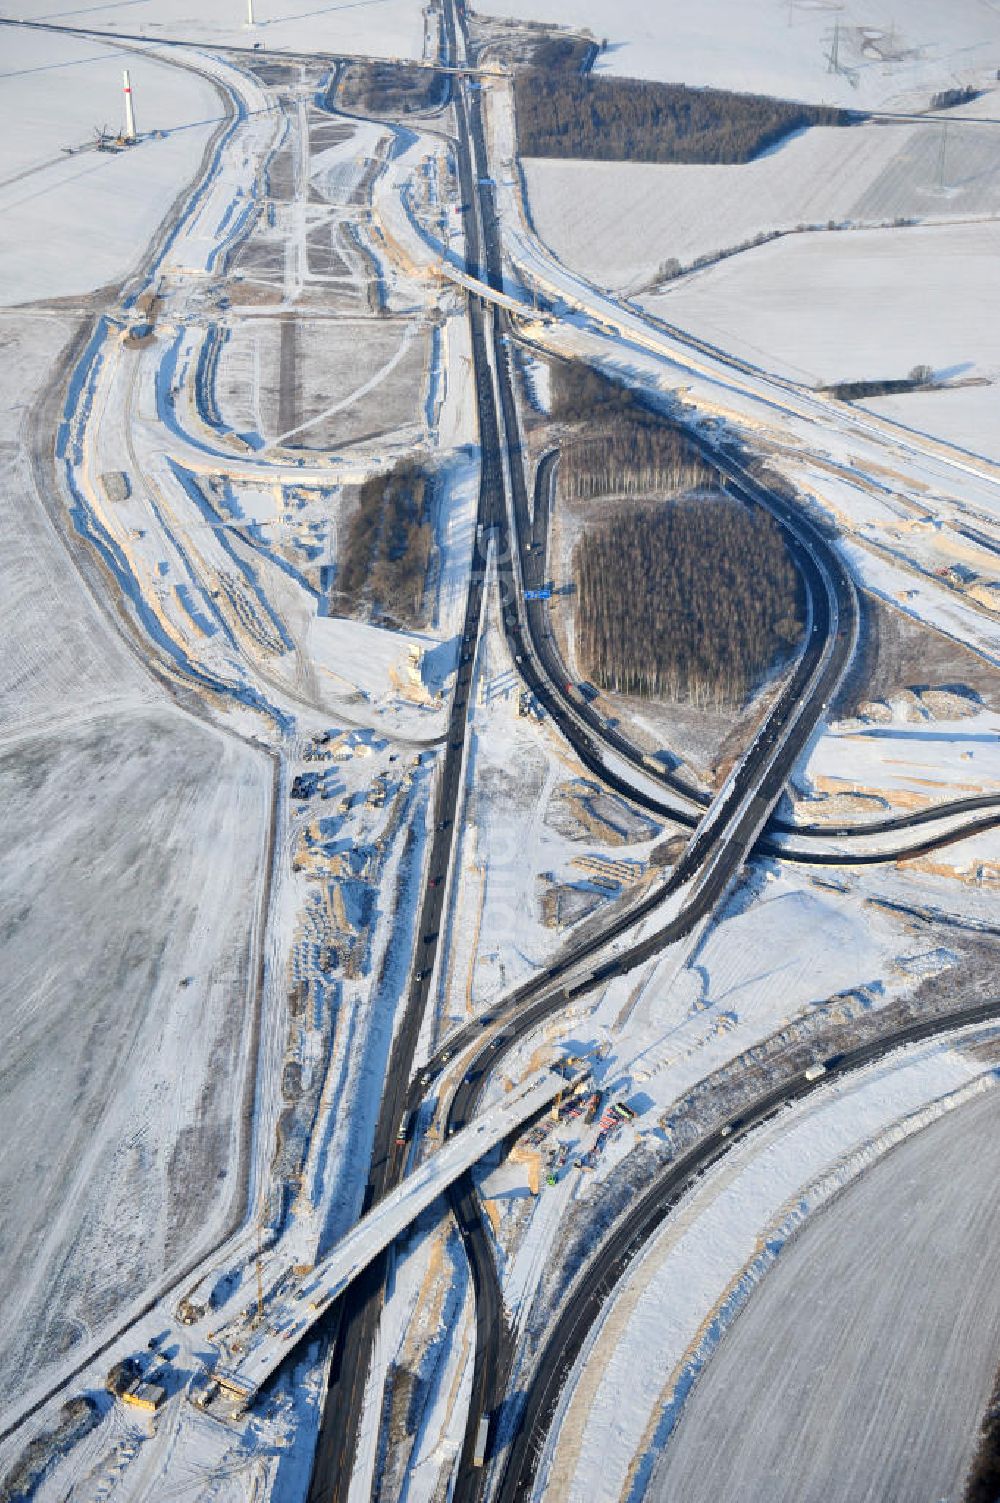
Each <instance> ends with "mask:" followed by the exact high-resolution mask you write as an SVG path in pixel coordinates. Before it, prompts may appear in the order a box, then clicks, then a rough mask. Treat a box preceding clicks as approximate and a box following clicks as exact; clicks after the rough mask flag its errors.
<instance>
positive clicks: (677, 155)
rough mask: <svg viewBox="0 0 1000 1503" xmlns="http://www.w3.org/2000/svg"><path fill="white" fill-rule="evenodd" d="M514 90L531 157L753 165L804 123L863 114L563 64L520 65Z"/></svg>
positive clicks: (520, 131) (843, 121)
mask: <svg viewBox="0 0 1000 1503" xmlns="http://www.w3.org/2000/svg"><path fill="white" fill-rule="evenodd" d="M514 91H515V92H514V97H515V104H516V108H517V145H518V151H519V152H520V154H521V156H526V157H587V158H591V159H598V160H603V161H613V162H709V163H719V162H749V161H750V160H751V158H753V157H755V156H758V155H759V154H760V152H762V151H764V150H766V149H767V148H768V147H769V146H773V145H774V144H775V143H776V142H777V141H780V140H781V139H782V138H783V137H785V136H787V135H790V134H791V132H792V131H796V130H801V129H802V128H803V127H804V126H808V125H850V124H853V123H854V122H855V121H857V120H858V119H859V118H860V116H858V115H857V114H854V113H851V112H850V111H847V110H838V109H832V108H828V107H827V106H823V105H808V104H799V103H796V102H795V101H793V100H787V99H771V98H768V97H767V96H765V95H761V94H734V93H731V92H730V91H729V90H725V89H692V88H688V87H687V86H686V85H685V84H664V83H652V82H648V81H646V80H644V79H636V78H611V77H608V76H607V75H605V74H601V75H598V76H596V77H595V76H594V75H593V74H587V75H581V74H580V73H579V72H577V71H576V70H575V68H573V67H566V66H556V67H554V68H553V67H548V68H525V69H523V70H519V71H518V72H517V73H515V76H514Z"/></svg>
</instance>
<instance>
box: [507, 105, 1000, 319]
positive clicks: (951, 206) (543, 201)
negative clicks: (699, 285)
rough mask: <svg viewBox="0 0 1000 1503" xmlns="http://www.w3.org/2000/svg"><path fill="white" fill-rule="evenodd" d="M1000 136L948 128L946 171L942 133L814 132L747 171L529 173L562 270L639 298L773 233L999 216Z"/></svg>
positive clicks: (588, 167)
mask: <svg viewBox="0 0 1000 1503" xmlns="http://www.w3.org/2000/svg"><path fill="white" fill-rule="evenodd" d="M998 97H1000V96H998V95H997V94H996V93H995V92H994V93H992V94H991V95H990V96H988V100H987V101H986V102H993V104H994V106H995V103H996V101H997V100H998ZM998 129H1000V127H991V126H984V125H960V124H957V123H955V122H951V123H950V124H949V126H948V135H947V141H946V143H945V151H946V154H945V157H944V161H943V162H942V157H941V152H942V127H941V126H939V125H888V126H864V127H859V126H855V127H853V128H852V129H849V130H845V129H835V128H833V127H826V126H817V127H814V128H813V129H811V130H806V131H801V132H799V133H798V134H797V135H794V136H792V137H791V138H790V139H788V140H787V141H785V142H784V143H783V144H782V145H781V146H779V147H776V148H775V149H773V150H772V151H769V152H766V153H765V154H764V155H763V156H760V157H757V158H756V160H754V161H752V162H746V163H743V164H740V165H723V166H693V165H688V164H678V165H673V164H671V165H657V164H653V163H647V162H588V161H573V160H566V161H562V160H556V159H541V158H529V159H528V160H527V161H526V162H525V163H524V171H525V178H526V182H527V187H528V197H529V201H530V204H531V213H532V218H533V220H534V224H535V228H536V229H537V231H538V233H539V234H540V235H541V237H542V239H543V240H544V241H545V242H546V244H547V245H549V246H550V247H551V249H552V250H553V251H555V253H556V255H558V256H559V258H560V260H563V261H565V262H566V264H567V265H568V266H572V267H573V268H574V269H575V270H577V271H580V272H582V273H583V274H584V275H585V276H587V277H590V278H591V279H592V280H594V281H596V282H598V283H599V284H600V285H602V286H606V287H615V288H622V289H625V290H627V291H632V290H636V289H638V288H639V287H641V286H644V285H645V284H647V283H648V282H650V281H651V280H652V279H653V278H654V277H655V276H656V274H657V272H658V270H659V268H660V267H661V266H662V265H663V264H664V262H666V261H668V260H670V259H675V260H676V261H678V262H679V263H680V265H681V266H682V267H684V268H687V267H688V266H690V264H691V263H692V262H693V261H694V260H695V258H696V257H699V256H713V255H716V254H718V253H720V252H723V251H728V250H733V249H734V248H735V247H737V246H741V245H744V244H746V243H747V242H748V241H751V240H752V239H753V238H754V236H756V235H767V234H770V233H771V232H773V231H775V230H782V231H792V230H796V229H797V228H798V227H799V226H803V225H804V226H809V227H810V231H813V230H815V229H816V228H817V227H823V226H825V225H826V224H827V223H828V222H829V221H830V220H833V221H835V222H836V223H837V224H846V223H849V224H850V225H852V226H857V225H864V224H872V223H874V224H882V223H885V222H886V221H891V220H893V219H895V218H896V217H897V216H901V217H905V218H908V219H910V218H912V219H918V220H921V221H926V220H944V219H966V218H969V217H974V216H976V215H987V214H991V215H992V214H996V213H997V212H998V210H1000V166H998V163H997V153H996V135H997V131H998ZM630 227H631V230H632V232H630ZM840 233H841V234H847V233H849V231H844V230H842V231H840ZM848 253H849V252H848Z"/></svg>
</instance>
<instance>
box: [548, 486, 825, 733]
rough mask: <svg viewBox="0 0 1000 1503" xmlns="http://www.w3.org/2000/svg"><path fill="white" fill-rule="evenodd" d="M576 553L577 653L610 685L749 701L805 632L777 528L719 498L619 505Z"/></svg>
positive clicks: (698, 700) (707, 700) (679, 696)
mask: <svg viewBox="0 0 1000 1503" xmlns="http://www.w3.org/2000/svg"><path fill="white" fill-rule="evenodd" d="M574 563H575V574H576V586H577V610H576V642H577V652H578V655H579V659H580V663H581V667H582V668H583V671H584V673H585V674H586V675H587V677H588V678H590V679H592V680H593V682H594V683H596V684H599V685H600V686H601V687H602V688H605V689H611V690H614V691H617V692H618V693H625V694H641V695H649V696H658V697H665V698H669V699H673V700H687V701H689V702H691V703H692V704H695V705H698V706H706V705H715V706H716V707H719V708H722V707H725V706H737V705H741V704H743V703H744V702H745V701H746V699H747V698H748V696H749V695H750V694H751V693H752V692H753V690H754V689H755V687H756V686H757V685H758V684H759V683H760V682H761V680H762V678H763V677H764V675H765V674H766V673H767V672H768V671H769V670H770V669H771V668H773V667H774V666H776V665H777V664H778V663H779V662H780V661H782V660H783V659H784V658H786V657H787V656H788V653H789V650H790V648H791V646H792V645H793V644H794V643H795V642H796V641H797V640H798V638H799V636H800V634H801V630H802V600H801V587H800V584H799V579H798V575H797V573H796V570H795V567H794V564H793V563H792V560H791V558H790V557H789V554H788V551H787V549H786V547H785V543H784V539H783V537H782V533H781V529H780V527H779V526H778V524H777V522H776V521H775V520H774V519H773V517H771V516H770V515H769V514H768V513H767V512H764V511H762V510H759V509H756V508H755V509H753V510H748V509H747V508H746V507H744V506H742V505H740V504H739V503H737V502H734V501H730V500H728V499H724V498H722V497H717V498H708V499H699V500H684V499H680V500H675V501H667V502H660V503H655V504H651V505H649V506H645V507H636V508H634V509H628V510H626V509H624V508H622V509H619V511H618V513H617V515H616V516H615V518H614V520H613V521H608V522H605V523H602V524H601V525H600V526H599V527H597V528H595V529H593V530H591V531H589V532H587V533H585V534H584V536H583V538H582V539H581V541H580V542H579V544H578V545H577V549H576V553H575V559H574Z"/></svg>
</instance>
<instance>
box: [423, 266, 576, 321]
mask: <svg viewBox="0 0 1000 1503" xmlns="http://www.w3.org/2000/svg"><path fill="white" fill-rule="evenodd" d="M431 270H432V272H433V274H434V275H435V276H437V277H440V278H441V279H442V280H444V281H446V282H454V283H455V284H456V285H457V286H459V287H464V288H465V290H466V291H467V292H471V293H472V294H473V296H474V297H478V298H482V300H483V302H486V303H495V304H496V305H497V307H499V308H506V310H507V312H508V313H516V314H517V315H518V317H519V318H530V319H533V320H534V321H535V322H537V323H541V324H548V323H551V322H552V314H551V313H547V312H543V311H542V310H541V309H540V308H537V307H536V306H535V304H534V303H533V302H528V301H526V300H525V299H524V298H516V297H511V296H510V294H509V293H507V292H500V291H498V289H497V288H496V287H491V286H490V284H489V282H483V281H481V280H480V278H479V277H474V276H472V275H470V273H469V272H467V271H462V270H461V269H460V268H459V267H457V266H454V265H452V263H451V262H450V261H448V260H446V259H442V260H440V261H435V263H434V265H433V267H432V268H431Z"/></svg>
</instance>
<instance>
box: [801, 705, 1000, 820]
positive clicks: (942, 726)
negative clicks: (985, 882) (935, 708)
mask: <svg viewBox="0 0 1000 1503" xmlns="http://www.w3.org/2000/svg"><path fill="white" fill-rule="evenodd" d="M970 708H971V706H970ZM799 776H800V778H801V780H802V781H803V782H805V783H806V784H811V785H812V786H813V787H814V788H819V789H820V790H821V791H822V792H825V793H838V792H860V793H873V794H875V795H877V796H881V797H884V798H885V799H886V801H887V802H888V803H890V804H896V805H898V806H901V807H904V808H905V807H907V806H909V807H911V808H912V807H917V806H920V805H922V804H925V803H927V804H931V803H939V802H941V801H944V800H947V799H954V798H966V797H969V796H971V795H974V794H978V793H990V792H994V791H996V790H1000V723H998V717H997V715H996V713H995V712H994V711H992V710H979V711H978V713H975V714H973V715H971V716H970V717H969V718H967V719H962V720H953V719H951V717H948V716H945V717H943V718H942V719H941V720H931V719H930V717H928V718H927V719H926V720H924V721H922V722H918V723H916V724H914V723H901V721H900V720H899V719H897V720H894V722H893V723H890V724H885V725H858V724H856V723H853V722H847V723H845V724H843V725H838V726H836V727H834V728H833V730H832V732H828V733H827V734H825V735H821V736H819V737H818V738H817V740H816V741H815V743H814V745H813V747H812V748H811V751H810V754H809V757H808V759H807V760H806V762H805V764H804V766H803V768H802V771H801V773H800V775H799Z"/></svg>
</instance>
